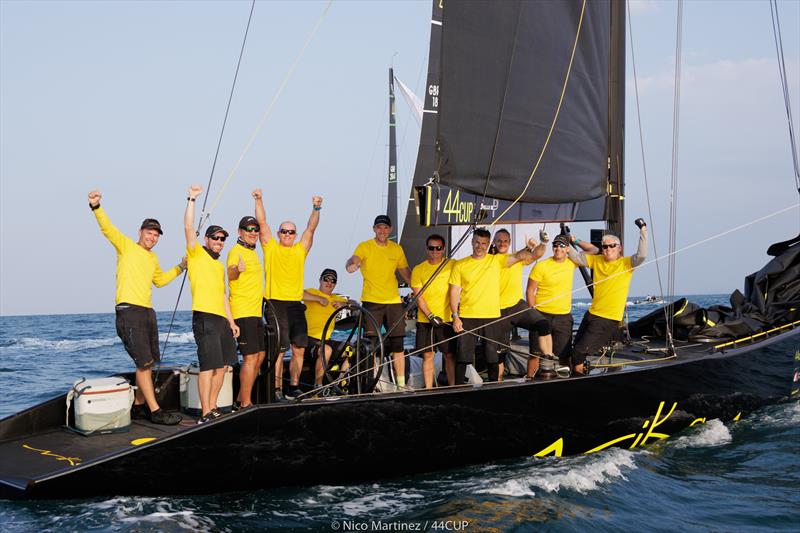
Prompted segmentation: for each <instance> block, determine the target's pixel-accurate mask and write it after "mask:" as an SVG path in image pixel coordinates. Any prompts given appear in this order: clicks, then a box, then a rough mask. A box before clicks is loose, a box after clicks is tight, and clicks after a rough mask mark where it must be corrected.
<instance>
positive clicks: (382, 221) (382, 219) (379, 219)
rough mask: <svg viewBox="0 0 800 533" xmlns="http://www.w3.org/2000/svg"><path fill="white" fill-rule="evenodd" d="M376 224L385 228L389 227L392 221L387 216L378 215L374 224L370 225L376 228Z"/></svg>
mask: <svg viewBox="0 0 800 533" xmlns="http://www.w3.org/2000/svg"><path fill="white" fill-rule="evenodd" d="M378 224H386V225H387V226H391V225H392V219H391V218H389V217H388V216H387V215H378V216H376V217H375V222H373V223H372V225H373V226H377V225H378Z"/></svg>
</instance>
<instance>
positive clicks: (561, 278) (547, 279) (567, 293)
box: [526, 235, 577, 375]
mask: <svg viewBox="0 0 800 533" xmlns="http://www.w3.org/2000/svg"><path fill="white" fill-rule="evenodd" d="M567 248H569V238H568V237H567V236H566V235H557V236H556V237H555V238H554V239H553V256H552V257H548V258H547V259H545V260H544V261H539V262H538V263H536V265H535V266H534V267H533V269H532V270H531V273H530V276H529V277H528V288H527V291H526V296H527V301H528V305H529V306H531V307H535V308H536V309H538V310H539V312H540V313H541V314H542V315H543V316H544V317H545V318H546V319H547V320H548V322H549V323H550V331H551V334H552V337H553V341H552V342H553V354H554V355H555V356H556V357H558V361H559V363H560V364H562V365H568V364H569V358H570V355H571V353H572V282H573V280H574V278H575V269H576V268H577V266H576V265H575V263H573V262H572V261H570V260H569V259H567ZM536 366H538V360H537V363H536ZM534 373H535V371H534ZM528 375H533V374H532V373H531V364H530V363H529V364H528Z"/></svg>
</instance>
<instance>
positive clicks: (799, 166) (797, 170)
mask: <svg viewBox="0 0 800 533" xmlns="http://www.w3.org/2000/svg"><path fill="white" fill-rule="evenodd" d="M773 4H774V5H775V7H774V10H773ZM769 10H770V15H772V35H773V37H774V40H775V52H776V55H777V57H778V72H779V74H780V77H781V89H783V103H784V106H785V108H786V119H787V123H788V126H789V144H790V149H791V151H792V163H793V164H794V178H795V182H796V184H797V192H798V193H800V163H798V159H797V143H796V139H795V136H794V120H793V117H792V106H791V98H790V95H789V86H788V83H787V79H786V61H785V57H784V54H783V36H782V34H781V22H780V15H779V13H778V4H777V0H770V3H769Z"/></svg>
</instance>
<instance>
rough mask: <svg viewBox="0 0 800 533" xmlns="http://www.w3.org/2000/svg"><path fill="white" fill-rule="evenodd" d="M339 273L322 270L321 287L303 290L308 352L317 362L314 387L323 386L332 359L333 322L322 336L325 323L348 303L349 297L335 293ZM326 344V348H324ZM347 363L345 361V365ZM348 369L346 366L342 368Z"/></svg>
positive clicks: (328, 269) (320, 276)
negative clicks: (327, 365) (327, 363)
mask: <svg viewBox="0 0 800 533" xmlns="http://www.w3.org/2000/svg"><path fill="white" fill-rule="evenodd" d="M338 280H339V275H338V274H337V273H336V271H335V270H334V269H332V268H326V269H323V270H322V274H320V275H319V289H312V288H308V289H306V290H304V291H303V302H304V303H305V304H306V322H307V323H308V353H309V355H312V356H315V357H316V358H317V362H316V364H315V365H314V388H317V387H321V386H322V377H323V376H324V375H325V366H324V364H323V361H322V358H323V357H325V362H327V361H328V360H330V358H331V353H333V349H332V348H331V346H330V338H331V333H333V324H331V326H329V327H328V331H327V335H325V338H324V339H323V338H322V333H323V330H324V329H325V323H326V322H327V321H328V319H329V318H330V316H331V314H333V313H335V312H336V311H338V310H339V309H341V308H342V307H344V306H345V305H347V304H348V300H347V298H345V297H344V296H339V295H338V294H333V289H335V288H336V282H337V281H338ZM323 346H324V349H323ZM345 364H347V363H346V362H343V363H342V365H343V366H344V365H345ZM342 370H346V368H342Z"/></svg>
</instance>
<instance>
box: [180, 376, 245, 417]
mask: <svg viewBox="0 0 800 533" xmlns="http://www.w3.org/2000/svg"><path fill="white" fill-rule="evenodd" d="M227 369H228V370H227V371H226V372H225V379H224V380H223V382H222V389H221V390H220V391H219V396H218V397H217V407H218V408H219V410H220V411H222V412H223V413H230V412H231V411H232V409H233V369H232V368H231V367H227ZM199 375H200V366H199V365H198V364H196V363H193V364H191V365H189V366H185V367H183V368H181V411H183V412H184V413H186V414H187V415H190V416H200V415H202V414H203V413H202V409H201V407H200V392H199V391H198V390H197V377H198V376H199Z"/></svg>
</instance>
